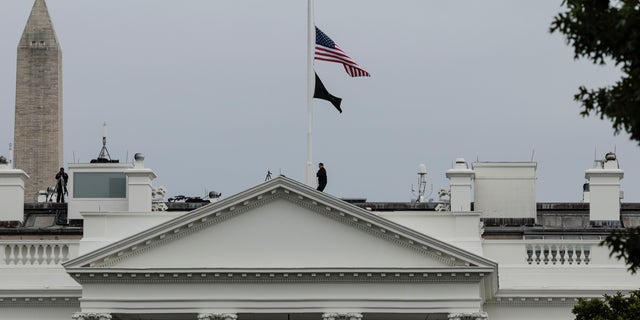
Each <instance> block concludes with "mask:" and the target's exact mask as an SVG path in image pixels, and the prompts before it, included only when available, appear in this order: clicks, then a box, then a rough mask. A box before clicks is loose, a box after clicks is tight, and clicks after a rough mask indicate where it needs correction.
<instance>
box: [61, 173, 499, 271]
mask: <svg viewBox="0 0 640 320" xmlns="http://www.w3.org/2000/svg"><path fill="white" fill-rule="evenodd" d="M65 268H67V269H68V270H70V271H71V270H72V271H74V272H80V271H83V270H84V271H89V270H98V269H99V270H105V269H118V270H140V269H144V270H148V269H163V270H258V269H273V270H281V269H288V270H330V269H349V270H357V269H360V270H385V269H388V270H400V269H406V270H409V269H411V270H456V269H464V270H473V269H478V270H485V271H486V270H495V264H494V263H493V262H491V261H489V260H487V259H484V258H482V257H479V256H477V255H474V254H472V253H469V252H467V251H464V250H462V249H459V248H457V247H454V246H451V245H449V244H447V243H444V242H441V241H439V240H436V239H433V238H431V237H428V236H426V235H423V234H421V233H418V232H415V231H413V230H411V229H408V228H406V227H403V226H400V225H398V224H395V223H393V222H391V221H389V220H387V219H384V218H380V217H378V216H376V215H374V214H372V213H371V212H369V211H367V210H364V209H361V208H359V207H356V206H353V205H351V204H349V203H346V202H344V201H342V200H340V199H337V198H335V197H333V196H331V195H328V194H326V193H322V192H318V191H316V190H314V189H312V188H309V187H307V186H306V185H303V184H300V183H298V182H296V181H293V180H291V179H288V178H284V177H278V178H276V179H273V180H270V181H268V182H265V183H263V184H261V185H258V186H256V187H254V188H252V189H249V190H246V191H244V192H241V193H239V194H236V195H234V196H231V197H229V198H227V199H225V200H222V201H220V202H218V203H214V204H211V205H208V206H206V207H203V208H200V209H197V210H194V211H192V212H189V213H187V214H185V215H183V216H181V217H178V218H176V219H173V220H171V221H168V222H166V223H163V224H161V225H159V226H156V227H154V228H151V229H149V230H146V231H144V232H141V233H139V234H137V235H134V236H131V237H129V238H126V239H123V240H121V241H118V242H116V243H113V244H111V245H109V246H107V247H104V248H102V249H98V250H96V251H93V252H91V253H88V254H86V255H84V256H81V257H78V258H76V259H74V260H72V261H69V262H67V263H65ZM489 272H491V271H489Z"/></svg>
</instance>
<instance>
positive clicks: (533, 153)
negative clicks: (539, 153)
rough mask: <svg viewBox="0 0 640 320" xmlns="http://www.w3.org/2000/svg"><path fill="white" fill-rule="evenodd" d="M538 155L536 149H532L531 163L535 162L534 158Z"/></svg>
mask: <svg viewBox="0 0 640 320" xmlns="http://www.w3.org/2000/svg"><path fill="white" fill-rule="evenodd" d="M535 154H536V149H531V162H533V156H534V155H535Z"/></svg>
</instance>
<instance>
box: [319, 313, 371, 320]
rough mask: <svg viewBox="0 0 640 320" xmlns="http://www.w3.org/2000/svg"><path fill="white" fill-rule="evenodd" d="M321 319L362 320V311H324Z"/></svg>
mask: <svg viewBox="0 0 640 320" xmlns="http://www.w3.org/2000/svg"><path fill="white" fill-rule="evenodd" d="M322 319H323V320H362V313H359V312H349V313H338V312H326V313H323V314H322Z"/></svg>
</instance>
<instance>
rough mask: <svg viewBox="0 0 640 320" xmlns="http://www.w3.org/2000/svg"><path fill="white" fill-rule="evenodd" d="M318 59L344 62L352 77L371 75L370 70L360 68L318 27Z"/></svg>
mask: <svg viewBox="0 0 640 320" xmlns="http://www.w3.org/2000/svg"><path fill="white" fill-rule="evenodd" d="M316 60H322V61H329V62H336V63H342V65H343V66H344V70H345V71H346V72H347V73H348V74H349V75H350V76H352V77H369V76H370V74H369V72H367V71H365V70H364V69H362V68H360V66H359V65H358V64H357V63H356V62H355V61H353V60H352V59H351V58H350V57H349V56H348V55H347V54H346V53H344V51H342V49H340V47H338V45H337V44H336V43H335V42H333V40H331V38H329V37H328V36H327V35H326V34H324V32H322V31H320V29H318V27H316Z"/></svg>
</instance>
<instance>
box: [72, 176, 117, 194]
mask: <svg viewBox="0 0 640 320" xmlns="http://www.w3.org/2000/svg"><path fill="white" fill-rule="evenodd" d="M126 196H127V182H126V177H125V175H124V172H74V173H73V197H74V198H125V197H126Z"/></svg>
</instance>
